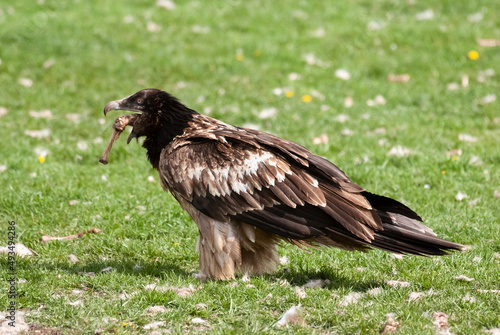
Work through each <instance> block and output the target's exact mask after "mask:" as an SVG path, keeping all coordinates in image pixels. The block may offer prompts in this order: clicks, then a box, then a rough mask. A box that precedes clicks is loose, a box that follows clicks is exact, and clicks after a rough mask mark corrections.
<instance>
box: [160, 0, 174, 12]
mask: <svg viewBox="0 0 500 335" xmlns="http://www.w3.org/2000/svg"><path fill="white" fill-rule="evenodd" d="M156 5H157V6H159V7H162V8H165V9H166V10H174V9H175V2H173V1H172V0H157V1H156Z"/></svg>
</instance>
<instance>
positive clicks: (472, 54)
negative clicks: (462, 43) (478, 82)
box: [467, 50, 479, 60]
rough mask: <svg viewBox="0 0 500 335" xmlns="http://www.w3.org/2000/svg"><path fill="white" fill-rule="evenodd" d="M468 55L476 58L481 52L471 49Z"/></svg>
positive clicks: (473, 58)
mask: <svg viewBox="0 0 500 335" xmlns="http://www.w3.org/2000/svg"><path fill="white" fill-rule="evenodd" d="M467 57H469V59H472V60H476V59H478V58H479V53H478V52H477V51H476V50H471V51H469V53H468V54H467Z"/></svg>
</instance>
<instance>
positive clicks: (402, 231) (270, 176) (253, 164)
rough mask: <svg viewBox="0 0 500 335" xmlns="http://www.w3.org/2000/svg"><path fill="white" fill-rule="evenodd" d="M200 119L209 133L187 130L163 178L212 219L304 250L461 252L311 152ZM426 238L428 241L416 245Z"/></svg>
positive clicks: (165, 155) (166, 156)
mask: <svg viewBox="0 0 500 335" xmlns="http://www.w3.org/2000/svg"><path fill="white" fill-rule="evenodd" d="M198 118H204V119H203V122H205V125H206V124H209V128H208V129H207V128H203V127H198V128H196V129H194V128H193V129H187V130H186V131H185V133H184V134H183V135H181V136H179V137H178V138H176V139H174V141H173V142H172V143H171V144H169V145H168V146H167V147H166V148H165V150H163V151H162V157H161V159H160V166H159V174H160V180H161V181H162V186H163V187H164V188H165V189H169V190H170V191H172V193H173V194H174V196H175V197H176V198H177V199H179V198H183V199H184V200H187V201H189V202H191V204H192V205H193V206H194V207H195V208H196V209H197V210H198V211H200V212H201V213H203V214H205V215H207V216H208V217H210V218H213V219H215V220H217V221H219V222H225V223H228V224H229V223H230V222H233V223H234V222H241V223H245V224H248V225H251V226H254V227H257V228H260V229H263V230H265V231H267V232H271V233H274V234H276V235H278V236H279V237H281V238H282V239H286V240H290V241H295V243H298V244H300V245H304V246H307V245H310V244H311V245H328V246H335V247H340V248H344V249H347V250H365V249H367V248H369V247H370V246H374V247H377V248H380V249H384V250H388V251H392V252H408V253H415V254H443V253H445V252H444V251H443V249H447V248H448V249H449V248H457V245H456V244H453V243H451V242H448V243H450V244H449V245H448V244H446V243H444V242H441V241H442V240H440V239H437V238H436V237H434V235H435V234H434V233H433V232H432V230H431V229H430V228H428V227H426V226H424V225H423V224H421V223H420V221H421V219H420V217H419V216H418V215H417V214H415V213H414V212H413V211H412V210H410V209H409V208H407V207H406V206H404V205H402V204H400V203H399V202H397V201H395V200H392V199H389V198H385V197H381V196H377V195H375V194H372V193H369V192H366V191H365V190H364V189H363V188H362V187H360V186H358V185H356V184H354V183H352V182H351V181H350V180H349V178H348V177H347V176H346V175H345V173H344V172H343V171H342V170H340V169H339V168H338V167H337V166H335V165H334V164H332V163H331V162H329V161H328V160H326V159H324V158H322V157H319V156H316V155H313V154H312V153H311V152H310V151H308V150H307V149H306V148H304V147H302V146H300V145H298V144H296V143H294V142H291V141H286V140H283V139H280V138H278V137H276V136H273V135H271V134H267V133H263V132H259V131H255V130H248V129H242V128H235V127H231V126H228V125H225V124H223V123H222V122H220V121H216V120H214V119H211V118H208V117H205V116H198ZM247 227H250V226H247ZM249 229H251V228H249ZM249 234H250V237H252V234H251V232H249ZM419 234H420V235H422V234H424V235H425V237H424V238H421V239H420V240H419V242H418V243H412V239H414V238H415V239H418V238H417V237H418V236H420V235H419ZM211 236H212V237H214V238H215V237H216V236H215V235H214V234H213V233H212V234H211ZM216 242H217V241H216ZM419 243H420V244H419ZM432 243H434V244H432ZM216 247H217V248H220V246H219V245H218V244H216Z"/></svg>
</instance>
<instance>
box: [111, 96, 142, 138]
mask: <svg viewBox="0 0 500 335" xmlns="http://www.w3.org/2000/svg"><path fill="white" fill-rule="evenodd" d="M124 100H125V99H120V100H115V101H110V102H108V103H107V104H106V106H105V107H104V116H105V117H106V116H107V115H108V112H109V111H112V110H127V111H132V112H136V113H139V114H142V111H141V110H139V109H137V108H133V107H128V106H126V105H123V102H124ZM125 104H126V103H125ZM134 120H135V119H134ZM130 125H131V126H132V127H133V123H130ZM134 138H137V134H136V133H134V129H133V128H132V131H131V132H130V135H129V136H128V138H127V144H129V143H130V141H132V139H134Z"/></svg>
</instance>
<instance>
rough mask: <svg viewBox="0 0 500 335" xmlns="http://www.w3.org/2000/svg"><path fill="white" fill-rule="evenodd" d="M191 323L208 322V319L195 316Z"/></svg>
mask: <svg viewBox="0 0 500 335" xmlns="http://www.w3.org/2000/svg"><path fill="white" fill-rule="evenodd" d="M191 323H195V324H208V321H207V320H203V319H202V318H193V319H191Z"/></svg>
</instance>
